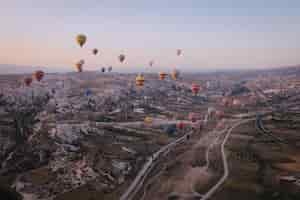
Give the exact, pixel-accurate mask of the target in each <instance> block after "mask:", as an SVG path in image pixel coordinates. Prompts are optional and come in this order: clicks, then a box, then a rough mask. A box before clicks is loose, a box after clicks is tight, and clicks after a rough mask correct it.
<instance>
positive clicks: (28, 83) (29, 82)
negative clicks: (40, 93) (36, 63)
mask: <svg viewBox="0 0 300 200" xmlns="http://www.w3.org/2000/svg"><path fill="white" fill-rule="evenodd" d="M24 83H25V85H26V86H30V85H31V83H32V78H30V77H27V78H25V79H24Z"/></svg>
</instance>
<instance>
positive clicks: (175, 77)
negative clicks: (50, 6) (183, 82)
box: [171, 69, 179, 80]
mask: <svg viewBox="0 0 300 200" xmlns="http://www.w3.org/2000/svg"><path fill="white" fill-rule="evenodd" d="M171 76H172V79H174V80H177V78H178V76H179V71H178V70H176V69H175V70H173V71H172V73H171Z"/></svg>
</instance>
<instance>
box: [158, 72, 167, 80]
mask: <svg viewBox="0 0 300 200" xmlns="http://www.w3.org/2000/svg"><path fill="white" fill-rule="evenodd" d="M167 75H168V74H166V73H164V72H159V80H164V79H165V78H166V76H167Z"/></svg>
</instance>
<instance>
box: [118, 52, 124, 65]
mask: <svg viewBox="0 0 300 200" xmlns="http://www.w3.org/2000/svg"><path fill="white" fill-rule="evenodd" d="M124 60H125V55H124V54H121V55H119V61H120V62H121V63H122V62H124Z"/></svg>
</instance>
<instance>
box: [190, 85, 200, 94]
mask: <svg viewBox="0 0 300 200" xmlns="http://www.w3.org/2000/svg"><path fill="white" fill-rule="evenodd" d="M191 90H192V93H193V94H194V95H197V94H198V92H199V91H200V86H199V85H198V84H195V83H193V84H192V87H191Z"/></svg>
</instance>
